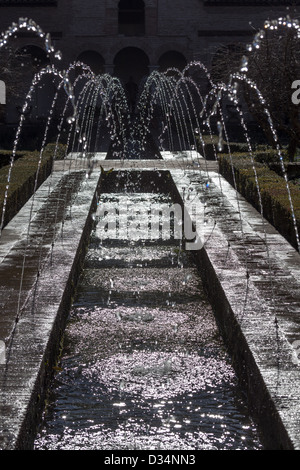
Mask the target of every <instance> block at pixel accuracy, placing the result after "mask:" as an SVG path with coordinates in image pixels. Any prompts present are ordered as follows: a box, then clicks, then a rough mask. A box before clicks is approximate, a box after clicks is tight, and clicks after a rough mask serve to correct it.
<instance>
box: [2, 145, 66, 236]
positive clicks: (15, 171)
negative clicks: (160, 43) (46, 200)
mask: <svg viewBox="0 0 300 470" xmlns="http://www.w3.org/2000/svg"><path fill="white" fill-rule="evenodd" d="M54 153H55V144H48V145H47V146H46V147H45V149H44V152H43V154H42V158H41V162H40V168H39V170H38V166H39V160H40V152H39V151H33V152H28V151H24V152H18V158H17V159H16V160H15V162H14V165H13V168H12V172H11V178H10V184H9V187H8V193H7V201H6V208H5V217H4V224H3V227H4V226H5V225H7V223H8V222H9V221H10V220H11V219H12V218H13V217H14V216H15V215H16V214H17V212H18V211H19V210H20V209H21V207H22V206H23V205H24V204H25V203H26V202H27V201H28V200H29V199H30V197H31V196H32V194H33V192H34V189H35V186H36V189H37V188H38V187H39V186H40V185H41V184H42V183H43V182H44V181H45V180H46V179H47V177H48V176H49V175H50V173H51V170H52V164H53V157H54ZM10 154H11V153H10ZM63 156H64V148H63V146H59V148H58V152H57V155H56V158H63ZM9 168H10V165H5V166H3V167H2V168H0V217H1V219H2V214H3V204H4V199H5V192H6V187H7V178H8V172H9ZM37 172H38V175H37ZM36 178H37V181H36Z"/></svg>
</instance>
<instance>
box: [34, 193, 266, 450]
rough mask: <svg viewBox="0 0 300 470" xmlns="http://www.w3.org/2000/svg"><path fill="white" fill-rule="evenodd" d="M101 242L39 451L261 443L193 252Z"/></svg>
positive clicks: (75, 314) (90, 261)
mask: <svg viewBox="0 0 300 470" xmlns="http://www.w3.org/2000/svg"><path fill="white" fill-rule="evenodd" d="M135 199H136V195H135ZM97 235H98V234H97ZM99 246H100V239H99V238H98V236H96V235H95V234H94V235H93V236H92V238H91V245H90V249H89V252H88V254H87V257H86V266H85V270H84V272H83V276H82V278H81V282H80V285H79V288H78V292H77V296H76V299H75V302H74V304H73V308H72V311H71V314H70V319H69V324H68V326H67V329H66V337H65V345H64V353H63V356H62V360H61V369H62V370H61V372H58V373H57V374H56V377H55V381H54V384H53V388H52V390H51V395H50V399H49V406H48V409H47V413H46V414H45V417H44V422H43V427H42V429H41V431H40V434H39V436H38V437H37V439H36V442H35V448H36V449H65V450H66V449H82V450H83V449H86V450H93V449H97V450H109V449H118V450H125V449H144V450H153V449H162V450H171V449H172V450H175V449H181V450H191V449H193V450H197V449H222V450H225V449H235V450H236V449H244V450H245V449H261V445H260V442H259V439H258V437H257V433H256V429H255V427H254V426H253V423H252V422H251V420H250V419H249V417H248V414H247V409H246V406H245V404H244V403H243V401H242V396H241V394H240V392H239V389H238V386H237V380H236V377H235V374H234V371H233V368H232V366H231V363H230V360H229V357H228V356H227V353H226V351H225V349H224V347H223V344H222V342H221V339H220V337H219V333H218V329H217V326H216V323H215V320H214V317H213V313H212V309H211V306H210V304H209V303H208V302H207V300H206V297H205V294H204V291H203V287H202V284H201V280H200V278H199V276H198V274H197V270H196V269H195V266H194V264H193V262H192V260H191V259H190V257H189V255H188V254H187V253H183V252H180V250H178V246H177V245H175V244H170V245H169V246H165V245H164V246H163V245H161V246H160V245H159V243H158V244H157V243H156V244H155V245H154V244H152V245H151V244H150V245H149V246H141V245H140V244H136V245H133V244H132V243H131V244H129V245H128V246H127V247H126V246H121V247H120V244H118V243H108V244H107V245H105V244H102V245H101V248H99ZM104 253H105V256H103V255H104ZM178 253H179V254H178Z"/></svg>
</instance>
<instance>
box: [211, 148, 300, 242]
mask: <svg viewBox="0 0 300 470" xmlns="http://www.w3.org/2000/svg"><path fill="white" fill-rule="evenodd" d="M273 153H274V152H273ZM270 155H271V158H272V159H273V155H272V152H271V153H270ZM270 155H269V156H270ZM262 157H263V155H262V152H258V153H257V154H256V155H255V153H254V162H253V161H252V160H251V158H250V156H249V154H245V153H233V154H232V155H231V156H229V155H228V154H219V155H218V159H219V168H220V173H221V174H222V175H223V176H224V178H225V179H226V180H227V181H228V182H229V183H230V184H231V185H233V186H234V185H236V189H237V191H238V192H239V193H240V194H242V196H244V197H245V199H246V200H247V201H248V202H250V203H251V204H252V205H253V206H254V207H255V208H256V209H257V210H258V211H259V212H262V213H263V215H264V217H265V218H266V219H267V220H268V221H269V222H270V223H271V224H272V225H273V226H274V227H275V228H276V229H277V230H278V231H279V232H280V233H281V235H283V236H284V237H285V238H286V240H288V241H289V242H290V243H291V244H292V245H293V246H294V247H295V248H296V249H298V243H297V237H296V231H295V226H294V220H293V216H295V219H296V225H297V230H298V232H300V187H299V185H295V184H294V183H292V182H288V183H287V182H286V180H285V179H284V178H283V177H282V176H280V175H278V174H277V173H276V172H275V171H273V170H271V169H270V168H269V166H268V165H267V164H266V163H263V161H264V159H263V158H262ZM277 158H278V157H277ZM256 160H259V161H256ZM265 160H268V157H266V156H265ZM255 173H256V175H255ZM256 177H257V180H256ZM257 181H258V186H259V191H258V186H257ZM234 183H235V184H234ZM287 184H288V186H289V191H290V195H291V199H292V206H293V209H292V207H291V204H290V199H289V195H288V190H287ZM259 193H260V195H261V203H262V204H260V199H259ZM261 206H262V209H261Z"/></svg>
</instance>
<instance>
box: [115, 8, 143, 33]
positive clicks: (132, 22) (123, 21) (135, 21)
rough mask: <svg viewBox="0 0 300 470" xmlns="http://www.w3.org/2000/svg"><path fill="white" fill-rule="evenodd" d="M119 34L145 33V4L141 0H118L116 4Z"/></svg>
mask: <svg viewBox="0 0 300 470" xmlns="http://www.w3.org/2000/svg"><path fill="white" fill-rule="evenodd" d="M118 24H119V34H124V35H125V36H143V35H144V34H145V4H144V2H143V1H142V0H120V2H119V6H118Z"/></svg>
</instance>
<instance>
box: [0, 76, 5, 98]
mask: <svg viewBox="0 0 300 470" xmlns="http://www.w3.org/2000/svg"><path fill="white" fill-rule="evenodd" d="M0 104H6V86H5V83H4V82H3V81H2V80H0Z"/></svg>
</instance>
